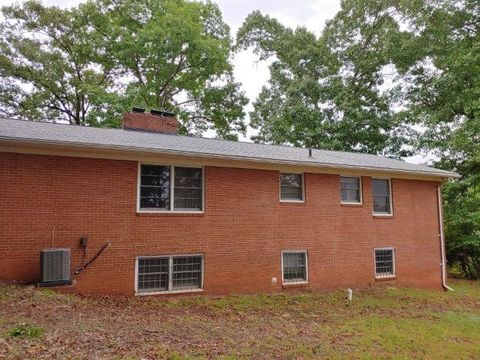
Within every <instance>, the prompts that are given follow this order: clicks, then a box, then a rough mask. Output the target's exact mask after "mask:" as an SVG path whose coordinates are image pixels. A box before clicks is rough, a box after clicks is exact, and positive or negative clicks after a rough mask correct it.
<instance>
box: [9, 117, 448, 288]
mask: <svg viewBox="0 0 480 360" xmlns="http://www.w3.org/2000/svg"><path fill="white" fill-rule="evenodd" d="M176 128H177V123H176V120H175V117H174V116H172V114H168V113H163V112H152V113H142V112H132V113H127V114H125V117H124V128H123V129H99V128H89V127H80V126H72V125H61V124H51V123H40V122H29V121H20V120H8V119H0V204H1V205H0V253H1V259H2V260H1V262H0V280H1V281H39V280H40V277H41V272H40V251H41V250H43V249H48V248H68V249H70V259H71V268H70V271H71V274H72V275H71V279H72V280H73V284H72V285H71V286H72V289H73V290H75V291H79V292H92V293H111V294H126V295H133V294H139V295H143V294H168V293H179V292H203V293H205V294H227V293H254V292H274V291H282V289H289V288H297V287H307V288H313V289H329V288H336V287H366V286H372V285H375V284H385V283H386V284H392V285H399V286H412V287H420V288H434V289H441V288H442V286H443V287H446V284H445V268H444V264H445V260H444V259H445V255H444V245H443V230H442V220H441V219H442V213H441V207H439V204H441V202H440V186H441V183H442V182H443V181H444V180H446V179H447V178H451V177H456V176H457V175H456V174H455V173H451V172H447V171H443V170H439V169H434V168H429V167H425V166H420V165H416V164H409V163H406V162H402V161H398V160H393V159H388V158H383V157H379V156H373V155H365V154H356V153H346V152H334V151H322V150H309V149H302V148H293V147H287V146H273V145H260V144H252V143H239V142H229V141H221V140H214V139H205V138H196V137H187V136H180V135H176V134H175V131H176ZM107 245H109V246H107ZM102 249H103V250H102ZM99 250H102V251H99ZM92 258H93V259H94V261H92V262H90V264H89V265H88V266H87V267H84V268H83V269H82V265H85V264H86V263H87V262H88V261H89V260H91V259H92Z"/></svg>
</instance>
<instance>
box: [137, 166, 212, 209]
mask: <svg viewBox="0 0 480 360" xmlns="http://www.w3.org/2000/svg"><path fill="white" fill-rule="evenodd" d="M139 173H140V180H139V188H140V189H139V205H138V207H139V210H141V211H202V203H203V171H202V168H191V167H177V166H159V165H143V164H142V165H140V170H139Z"/></svg>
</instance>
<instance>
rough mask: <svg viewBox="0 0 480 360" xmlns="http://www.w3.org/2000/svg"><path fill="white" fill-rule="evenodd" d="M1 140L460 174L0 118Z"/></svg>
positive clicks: (342, 155)
mask: <svg viewBox="0 0 480 360" xmlns="http://www.w3.org/2000/svg"><path fill="white" fill-rule="evenodd" d="M5 141H20V142H26V143H37V144H45V145H47V144H50V145H73V146H78V147H89V148H103V149H116V150H127V151H132V152H135V151H140V152H151V153H157V154H158V153H164V154H177V155H186V156H200V157H209V158H223V159H231V160H248V161H256V162H265V163H278V164H289V165H307V166H318V167H332V168H342V169H345V168H352V169H368V170H381V171H390V172H398V173H408V174H418V175H430V176H439V177H458V175H457V174H456V173H453V172H449V171H445V170H440V169H435V168H432V167H427V166H422V165H418V164H411V163H407V162H404V161H400V160H394V159H389V158H385V157H382V156H376V155H368V154H360V153H351V152H340V151H326V150H316V149H314V150H313V151H312V157H310V156H309V153H308V149H304V148H296V147H290V146H279V145H263V144H254V143H248V142H234V141H224V140H217V139H207V138H200V137H190V136H180V135H166V134H158V133H149V132H140V131H126V130H121V129H104V128H92V127H85V126H73V125H63V124H52V123H46V122H32V121H23V120H11V119H0V142H5Z"/></svg>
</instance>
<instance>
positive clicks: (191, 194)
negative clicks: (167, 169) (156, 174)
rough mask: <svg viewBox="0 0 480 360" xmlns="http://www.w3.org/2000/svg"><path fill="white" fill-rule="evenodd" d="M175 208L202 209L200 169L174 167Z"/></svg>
mask: <svg viewBox="0 0 480 360" xmlns="http://www.w3.org/2000/svg"><path fill="white" fill-rule="evenodd" d="M174 184H175V188H174V194H175V195H174V198H175V200H174V208H175V210H185V209H187V210H192V209H194V210H202V169H200V168H184V167H175V181H174Z"/></svg>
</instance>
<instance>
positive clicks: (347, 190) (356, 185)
mask: <svg viewBox="0 0 480 360" xmlns="http://www.w3.org/2000/svg"><path fill="white" fill-rule="evenodd" d="M340 194H341V201H342V202H343V203H350V204H360V203H361V202H362V190H361V182H360V178H359V177H347V176H340Z"/></svg>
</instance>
